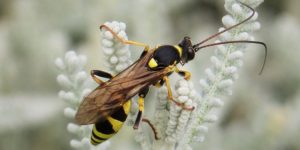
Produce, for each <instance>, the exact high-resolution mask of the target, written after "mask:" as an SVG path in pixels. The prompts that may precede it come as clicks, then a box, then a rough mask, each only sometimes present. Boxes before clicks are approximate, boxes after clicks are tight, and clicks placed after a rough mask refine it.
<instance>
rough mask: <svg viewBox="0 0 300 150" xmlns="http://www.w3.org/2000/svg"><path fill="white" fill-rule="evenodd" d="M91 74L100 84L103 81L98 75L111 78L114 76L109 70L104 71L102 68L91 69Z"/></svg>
mask: <svg viewBox="0 0 300 150" xmlns="http://www.w3.org/2000/svg"><path fill="white" fill-rule="evenodd" d="M91 76H92V77H93V79H94V80H95V81H96V82H97V83H98V84H102V83H103V81H102V80H100V79H99V78H97V77H96V76H99V77H103V78H108V79H111V78H112V77H113V76H112V75H111V74H110V73H107V72H104V71H101V70H91Z"/></svg>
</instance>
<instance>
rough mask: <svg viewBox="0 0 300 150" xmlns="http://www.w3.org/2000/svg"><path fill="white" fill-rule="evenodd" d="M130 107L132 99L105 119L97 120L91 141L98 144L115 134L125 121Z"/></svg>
mask: <svg viewBox="0 0 300 150" xmlns="http://www.w3.org/2000/svg"><path fill="white" fill-rule="evenodd" d="M130 107H131V101H130V100H128V101H127V102H126V103H125V104H124V105H123V107H121V108H120V109H118V110H117V111H116V112H115V113H113V114H111V115H110V116H108V117H107V118H106V119H105V120H104V121H101V122H97V123H96V124H95V125H94V127H93V131H92V136H91V143H92V144H93V145H97V144H100V143H102V142H104V141H105V140H107V139H109V138H110V137H112V136H113V135H115V134H116V133H117V132H118V131H119V130H120V129H121V127H122V125H123V123H124V122H125V120H126V118H127V115H128V113H129V111H130Z"/></svg>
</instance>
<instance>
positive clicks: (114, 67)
mask: <svg viewBox="0 0 300 150" xmlns="http://www.w3.org/2000/svg"><path fill="white" fill-rule="evenodd" d="M105 25H107V26H109V27H110V28H111V29H112V30H113V31H114V32H115V33H117V35H118V36H120V37H121V38H123V39H128V38H127V35H126V33H125V29H126V24H125V23H123V22H117V21H113V22H106V23H105ZM101 34H102V37H103V39H102V41H101V43H102V49H103V53H104V54H105V56H106V62H107V63H108V65H107V66H108V67H109V68H110V70H111V71H112V73H118V72H121V71H122V70H124V69H125V68H127V67H128V66H129V65H130V64H131V63H132V61H131V60H130V56H131V53H130V51H129V48H128V47H129V46H128V45H124V44H122V43H121V42H120V41H119V40H118V39H116V38H115V37H114V36H113V35H112V34H111V33H110V32H109V31H106V30H105V29H103V30H102V32H101Z"/></svg>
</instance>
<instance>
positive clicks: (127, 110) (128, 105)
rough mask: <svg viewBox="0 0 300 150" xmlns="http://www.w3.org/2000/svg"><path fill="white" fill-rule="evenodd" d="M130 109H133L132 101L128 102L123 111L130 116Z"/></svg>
mask: <svg viewBox="0 0 300 150" xmlns="http://www.w3.org/2000/svg"><path fill="white" fill-rule="evenodd" d="M130 107H131V99H130V100H128V101H127V102H126V103H125V104H124V105H123V109H124V112H125V114H126V115H128V113H129V111H130Z"/></svg>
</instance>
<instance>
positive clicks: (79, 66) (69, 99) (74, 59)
mask: <svg viewBox="0 0 300 150" xmlns="http://www.w3.org/2000/svg"><path fill="white" fill-rule="evenodd" d="M85 64H86V57H85V56H83V55H77V54H76V53H75V52H74V51H68V52H66V54H65V56H64V58H57V59H56V60H55V65H56V67H57V68H58V70H59V71H60V74H59V75H58V76H57V82H58V83H59V85H60V86H61V88H62V90H60V91H59V93H58V96H59V98H61V99H63V100H64V101H65V102H66V103H67V104H68V105H67V106H66V108H65V109H64V115H65V116H66V117H67V118H68V119H70V120H71V122H70V123H68V125H67V130H68V131H69V132H70V133H71V134H72V135H74V139H72V140H71V141H70V145H71V147H73V148H74V149H78V150H106V149H107V147H109V145H110V142H109V141H107V142H104V143H103V144H101V145H100V146H98V147H94V146H92V145H91V144H90V135H91V132H92V125H88V126H80V125H77V124H75V123H73V122H74V118H75V114H76V110H77V108H78V106H79V104H80V103H81V100H82V99H83V97H84V96H85V95H87V94H88V93H89V92H90V91H91V87H92V85H91V84H90V82H89V80H90V78H89V77H88V74H87V73H86V71H85V70H84V65H85Z"/></svg>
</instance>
